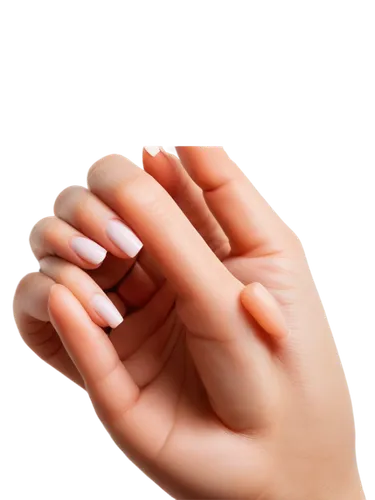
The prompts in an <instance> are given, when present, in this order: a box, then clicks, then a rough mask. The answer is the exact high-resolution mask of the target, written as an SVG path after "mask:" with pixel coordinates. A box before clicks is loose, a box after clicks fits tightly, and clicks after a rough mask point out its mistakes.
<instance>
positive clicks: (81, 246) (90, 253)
mask: <svg viewBox="0 0 375 500" xmlns="http://www.w3.org/2000/svg"><path fill="white" fill-rule="evenodd" d="M71 247H72V248H73V250H74V251H75V252H76V254H78V255H79V256H80V257H81V258H82V259H83V260H86V261H87V262H91V264H95V265H97V264H100V263H101V262H103V260H104V259H105V256H106V255H107V250H106V249H105V248H103V247H101V246H100V245H98V244H97V243H95V241H92V240H89V239H88V238H82V237H81V236H77V237H76V238H73V239H72V241H71Z"/></svg>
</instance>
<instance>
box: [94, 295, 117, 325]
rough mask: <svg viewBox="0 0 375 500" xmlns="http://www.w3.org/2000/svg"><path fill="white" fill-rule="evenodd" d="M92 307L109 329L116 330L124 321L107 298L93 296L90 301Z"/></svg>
mask: <svg viewBox="0 0 375 500" xmlns="http://www.w3.org/2000/svg"><path fill="white" fill-rule="evenodd" d="M92 306H93V308H94V309H95V311H96V312H97V313H98V314H99V316H100V317H101V318H102V319H103V320H104V321H106V322H107V323H108V325H109V326H110V327H111V328H117V327H118V326H119V325H120V324H121V323H122V322H123V321H124V318H123V317H122V316H121V314H120V313H119V312H118V310H117V309H116V307H115V306H114V305H113V303H112V301H111V300H109V298H108V297H107V296H104V295H100V294H99V293H97V294H95V295H94V297H93V299H92Z"/></svg>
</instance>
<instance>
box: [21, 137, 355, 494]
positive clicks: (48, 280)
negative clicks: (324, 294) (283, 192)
mask: <svg viewBox="0 0 375 500" xmlns="http://www.w3.org/2000/svg"><path fill="white" fill-rule="evenodd" d="M177 150H178V154H179V157H180V160H181V162H180V161H179V160H178V159H177V158H176V157H174V156H172V155H169V154H167V153H165V152H164V151H159V152H157V151H152V153H153V154H154V156H153V155H150V154H149V153H147V152H146V151H145V152H144V168H145V172H144V171H142V170H141V169H139V168H137V167H136V166H135V165H133V164H132V163H131V162H130V161H128V160H126V159H125V158H123V157H120V156H116V155H113V156H108V157H106V158H103V159H102V160H100V161H99V162H97V163H96V164H95V165H93V167H92V168H91V169H90V171H89V175H88V185H89V190H85V189H84V188H79V187H71V188H68V189H67V190H65V191H63V192H62V193H61V194H60V195H59V197H58V198H57V200H56V204H55V214H56V217H52V218H47V219H43V220H42V221H41V222H39V223H38V224H37V225H36V226H35V227H34V229H33V231H32V234H31V246H32V248H33V251H34V253H35V255H36V257H37V258H38V259H39V261H40V267H41V272H39V273H34V274H30V275H28V276H26V277H25V278H24V279H23V280H22V281H21V283H20V285H19V287H18V289H17V292H16V296H15V302H14V309H15V317H16V321H17V325H18V327H19V330H20V332H21V335H22V337H23V338H24V340H25V342H26V343H27V344H28V345H29V346H30V347H31V348H32V349H33V350H34V351H35V352H36V353H37V354H38V355H39V356H40V357H41V358H43V359H44V360H45V361H47V362H48V363H49V364H50V365H52V366H54V367H55V368H57V369H58V370H60V371H61V372H62V373H64V374H65V375H66V376H68V377H69V378H71V379H72V380H74V381H75V382H76V383H78V384H80V385H81V386H82V387H84V388H86V389H87V391H88V393H89V395H90V397H91V400H92V402H93V405H94V407H95V410H96V412H97V414H98V416H99V418H100V419H101V420H102V422H103V424H104V425H105V426H106V428H107V429H108V431H109V432H110V434H111V436H112V437H113V439H114V440H115V442H116V443H117V444H118V446H119V447H120V448H121V449H122V450H123V451H124V453H126V455H127V456H129V457H130V458H131V459H132V460H133V461H134V462H135V463H136V464H137V465H138V466H139V467H141V468H142V469H143V470H144V471H145V472H146V473H147V474H148V475H149V476H150V477H151V478H152V479H154V480H155V481H156V482H157V483H158V484H159V485H160V486H161V487H162V488H164V489H165V490H166V491H167V492H168V493H169V494H171V495H172V496H174V497H176V498H212V499H219V498H221V499H228V498H241V499H252V500H260V499H263V500H266V499H267V500H284V499H285V500H293V499H295V500H302V499H304V500H305V499H306V500H308V499H314V500H318V499H319V500H320V499H321V500H323V499H329V500H335V499H340V500H345V499H346V498H347V499H349V498H350V499H360V498H362V496H361V495H362V493H361V486H360V480H359V476H358V471H357V466H356V458H355V437H354V424H353V416H352V409H351V402H350V397H349V394H348V389H347V385H346V381H345V377H344V374H343V371H342V368H341V364H340V360H339V357H338V354H337V351H336V348H335V345H334V341H333V338H332V335H331V333H330V329H329V326H328V323H327V320H326V317H325V314H324V310H323V307H322V305H321V303H320V300H319V296H318V293H317V291H316V288H315V286H314V283H313V280H312V277H311V275H310V272H309V268H308V265H307V262H306V259H305V256H304V252H303V249H302V246H301V244H300V242H299V240H298V238H297V237H296V236H295V234H294V233H293V232H292V231H291V230H290V229H289V228H288V227H287V226H286V225H285V224H284V223H283V222H282V221H281V220H280V219H279V218H278V216H277V215H276V214H275V213H274V212H273V210H272V209H271V208H270V207H269V205H267V203H266V202H265V201H264V199H263V198H262V197H261V196H260V195H259V193H258V192H257V191H256V190H255V188H254V187H253V186H252V185H251V184H250V182H249V181H248V180H247V178H246V177H245V176H244V175H243V173H242V172H241V171H240V169H239V168H238V167H237V166H236V165H235V164H234V163H233V162H232V161H231V160H230V159H229V158H228V156H227V155H226V153H225V152H224V150H222V149H221V148H200V147H181V148H177ZM155 153H157V154H155ZM113 221H117V222H115V223H114V222H113ZM120 221H124V222H125V224H126V225H127V226H129V227H131V228H132V231H131V230H129V229H127V228H126V227H124V226H122V223H121V222H120ZM133 231H134V232H133ZM82 238H84V240H83V239H82ZM94 242H95V243H94ZM141 242H142V243H141ZM142 244H143V245H144V247H143V248H142V249H141V247H142ZM106 251H108V254H107V256H106V257H105V255H106ZM104 257H105V259H104ZM103 259H104V262H103V264H102V265H101V266H100V267H98V266H99V264H100V262H101V261H102V260H103ZM56 283H58V284H57V285H56ZM254 283H260V284H261V285H254ZM248 285H249V286H248ZM263 287H264V288H263ZM271 297H272V298H271ZM109 299H110V300H109ZM268 311H271V312H272V314H268ZM123 317H124V320H123ZM120 323H121V324H120ZM118 325H119V326H118ZM107 326H112V327H113V329H112V330H111V331H110V332H109V336H108V335H107V334H106V333H105V332H104V331H103V328H102V327H107ZM107 333H108V332H107Z"/></svg>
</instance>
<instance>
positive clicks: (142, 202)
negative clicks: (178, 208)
mask: <svg viewBox="0 0 375 500" xmlns="http://www.w3.org/2000/svg"><path fill="white" fill-rule="evenodd" d="M164 194H165V191H164V189H163V188H162V187H161V186H160V184H159V183H158V182H157V181H156V180H155V179H154V178H153V177H152V176H150V175H149V174H147V173H146V172H144V171H143V170H141V169H138V171H137V172H136V173H135V174H134V175H133V176H132V177H131V179H129V178H128V179H124V180H123V181H121V182H119V183H118V185H117V186H116V187H115V188H114V191H113V199H114V201H115V203H116V205H121V204H123V203H124V200H126V202H127V203H129V205H135V206H142V207H143V209H144V210H154V209H156V208H157V206H158V204H159V202H160V199H161V197H162V196H163V195H164Z"/></svg>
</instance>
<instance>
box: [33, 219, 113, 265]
mask: <svg viewBox="0 0 375 500" xmlns="http://www.w3.org/2000/svg"><path fill="white" fill-rule="evenodd" d="M30 245H31V249H32V251H33V252H34V255H35V257H36V258H37V259H38V260H40V259H43V258H44V257H46V256H47V255H57V256H59V257H61V258H63V259H65V260H67V261H69V262H72V263H73V264H76V265H77V266H80V267H82V268H84V269H94V268H95V267H97V266H98V265H99V264H101V263H102V262H103V260H104V259H105V257H106V254H107V251H106V249H105V248H103V247H101V246H100V245H98V244H97V243H96V242H95V241H92V240H90V239H89V238H87V237H86V236H84V235H83V234H82V233H80V232H79V231H77V230H76V229H75V228H73V227H72V226H70V225H69V224H67V223H66V222H64V221H62V220H60V219H58V218H57V217H47V218H45V219H42V220H41V221H39V222H38V223H37V224H36V225H35V226H34V228H33V230H32V231H31V235H30Z"/></svg>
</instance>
